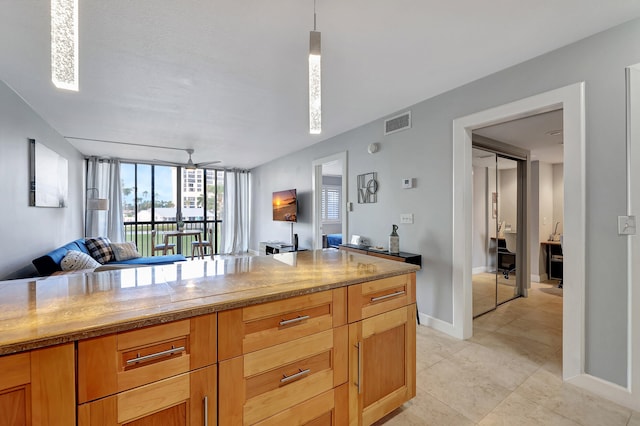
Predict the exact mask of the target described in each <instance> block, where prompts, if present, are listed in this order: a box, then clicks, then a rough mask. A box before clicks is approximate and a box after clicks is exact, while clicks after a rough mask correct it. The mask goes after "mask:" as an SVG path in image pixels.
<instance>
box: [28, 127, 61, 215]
mask: <svg viewBox="0 0 640 426" xmlns="http://www.w3.org/2000/svg"><path fill="white" fill-rule="evenodd" d="M29 186H30V188H29V205H30V206H35V207H67V204H68V197H69V164H68V161H67V159H66V158H64V157H62V156H61V155H59V154H58V153H57V152H55V151H53V150H51V149H49V148H47V147H46V146H44V145H43V144H41V143H39V142H36V140H35V139H29Z"/></svg>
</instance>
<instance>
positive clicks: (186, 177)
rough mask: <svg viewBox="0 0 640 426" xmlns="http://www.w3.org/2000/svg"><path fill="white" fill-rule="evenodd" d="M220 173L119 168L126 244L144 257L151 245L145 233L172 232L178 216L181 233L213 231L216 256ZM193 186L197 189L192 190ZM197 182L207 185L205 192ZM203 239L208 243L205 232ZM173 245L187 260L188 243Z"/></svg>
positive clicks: (143, 166) (130, 165) (132, 165)
mask: <svg viewBox="0 0 640 426" xmlns="http://www.w3.org/2000/svg"><path fill="white" fill-rule="evenodd" d="M223 173H224V172H223V171H220V170H210V169H196V170H187V169H184V168H180V167H171V166H160V165H154V164H142V163H122V164H121V166H120V175H121V185H122V207H123V209H122V210H123V221H124V227H125V239H126V241H134V242H135V243H136V246H137V247H138V251H139V252H140V253H142V254H143V255H145V256H150V255H151V251H152V249H153V245H154V242H153V241H151V231H152V230H156V231H158V232H162V231H167V230H175V229H176V228H177V223H176V217H177V213H178V212H181V213H182V219H183V221H184V222H185V226H186V228H187V229H202V230H203V231H205V230H206V229H209V228H212V229H213V238H214V245H213V246H214V249H215V251H216V253H218V252H219V248H220V247H219V244H220V230H221V224H222V216H221V215H220V212H221V209H222V207H221V204H222V200H223V199H224V180H223V177H224V174H223ZM196 182H199V183H198V184H197V185H196ZM202 182H207V186H206V187H204V185H202ZM179 189H180V191H178V190H179ZM203 237H204V238H209V235H208V233H207V232H206V231H205V232H204V235H203ZM157 241H158V240H156V242H157ZM177 242H178V243H179V244H181V247H180V251H181V253H182V254H184V255H185V256H190V255H191V243H190V241H189V240H188V239H187V238H182V239H178V240H177Z"/></svg>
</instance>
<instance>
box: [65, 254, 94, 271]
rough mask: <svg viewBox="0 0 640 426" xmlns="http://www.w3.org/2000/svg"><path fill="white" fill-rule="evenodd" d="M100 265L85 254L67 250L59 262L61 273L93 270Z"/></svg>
mask: <svg viewBox="0 0 640 426" xmlns="http://www.w3.org/2000/svg"><path fill="white" fill-rule="evenodd" d="M98 266H100V264H99V263H98V262H96V260H95V259H94V258H93V257H91V256H89V255H88V254H86V253H82V252H81V251H77V250H69V251H68V252H67V254H65V255H64V257H63V258H62V260H61V261H60V267H61V268H62V270H63V271H77V270H79V269H95V268H97V267H98Z"/></svg>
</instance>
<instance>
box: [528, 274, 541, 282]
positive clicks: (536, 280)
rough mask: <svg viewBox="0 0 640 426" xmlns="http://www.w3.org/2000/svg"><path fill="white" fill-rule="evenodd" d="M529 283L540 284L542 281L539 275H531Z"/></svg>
mask: <svg viewBox="0 0 640 426" xmlns="http://www.w3.org/2000/svg"><path fill="white" fill-rule="evenodd" d="M531 281H532V282H534V283H541V282H542V281H544V280H543V279H542V276H541V275H534V274H531Z"/></svg>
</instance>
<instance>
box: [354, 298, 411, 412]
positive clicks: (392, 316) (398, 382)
mask: <svg viewBox="0 0 640 426" xmlns="http://www.w3.org/2000/svg"><path fill="white" fill-rule="evenodd" d="M415 312H416V305H415V304H411V305H408V306H405V307H402V308H398V309H395V310H393V311H389V312H385V313H383V314H380V315H376V316H374V317H370V318H367V319H365V320H362V321H359V322H356V323H353V324H349V348H350V349H349V367H350V368H349V371H350V380H349V424H350V425H370V424H372V423H373V422H375V421H376V420H378V419H380V418H381V417H383V416H384V415H386V414H388V413H390V412H391V411H393V410H394V409H396V408H397V407H399V406H400V405H402V404H403V403H405V402H406V401H408V400H409V399H411V398H413V397H414V396H415V394H416V383H415V369H416V323H415Z"/></svg>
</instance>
